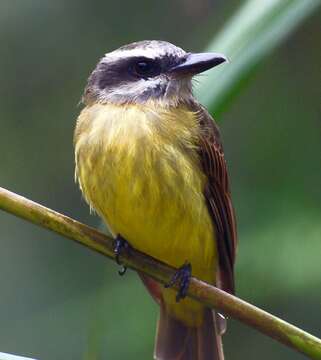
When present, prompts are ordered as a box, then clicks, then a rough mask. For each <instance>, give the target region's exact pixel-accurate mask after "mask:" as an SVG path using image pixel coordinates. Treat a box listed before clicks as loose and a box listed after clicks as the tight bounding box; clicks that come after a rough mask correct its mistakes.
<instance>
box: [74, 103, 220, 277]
mask: <svg viewBox="0 0 321 360" xmlns="http://www.w3.org/2000/svg"><path fill="white" fill-rule="evenodd" d="M197 127H198V123H197V118H196V116H195V114H194V113H192V112H190V111H188V110H187V109H186V108H181V109H180V108H176V109H174V110H171V111H169V110H167V109H159V108H157V107H154V108H153V107H149V108H147V107H145V108H144V109H143V108H141V107H139V106H134V105H132V106H122V107H121V106H115V105H93V106H91V107H88V108H86V109H84V110H83V112H82V113H81V115H80V117H79V119H78V123H77V128H76V132H75V148H76V176H77V178H78V180H79V183H80V186H81V189H82V191H83V193H84V196H85V198H86V200H87V201H88V202H89V204H90V205H91V206H92V207H93V208H94V209H95V210H96V211H97V212H98V214H99V215H100V216H101V217H102V218H103V219H104V220H105V221H106V223H107V224H108V225H109V227H110V229H111V231H112V232H113V233H114V234H121V235H122V236H123V237H124V238H125V239H127V240H128V241H129V242H130V244H131V245H132V246H133V247H135V248H136V249H138V250H141V251H143V252H145V253H147V254H149V255H151V256H154V257H156V258H158V259H159V260H162V261H164V262H166V263H169V264H170V265H172V266H176V267H177V266H180V265H181V264H182V263H183V262H184V261H186V260H187V261H189V262H191V263H192V266H193V268H194V274H195V275H197V276H200V277H201V278H203V279H204V280H207V281H210V282H213V281H214V278H213V277H214V276H215V272H214V269H213V267H214V263H215V258H216V246H215V241H214V230H213V226H212V222H211V219H210V217H209V215H208V211H207V207H206V203H205V200H204V197H203V189H204V185H205V181H206V179H205V176H204V175H203V173H202V171H201V169H200V164H199V158H198V151H197V131H198V128H197ZM200 259H202V260H201V261H200ZM193 263H194V264H193ZM209 269H210V271H209Z"/></svg>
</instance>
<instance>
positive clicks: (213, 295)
mask: <svg viewBox="0 0 321 360" xmlns="http://www.w3.org/2000/svg"><path fill="white" fill-rule="evenodd" d="M0 209H2V210H5V211H7V212H9V213H11V214H14V215H16V216H18V217H21V218H23V219H25V220H27V221H29V222H32V223H34V224H36V225H39V226H41V227H44V228H47V229H49V230H52V231H54V232H56V233H58V234H61V235H63V236H64V237H67V238H69V239H71V240H74V241H77V242H78V243H80V244H82V245H84V246H87V247H88V248H90V249H91V250H95V251H97V252H99V253H101V254H103V255H105V256H107V257H109V258H112V259H115V255H114V251H113V239H112V238H110V237H108V236H106V235H104V234H103V233H101V232H99V231H97V230H95V229H93V228H91V227H89V226H86V225H84V224H82V223H80V222H78V221H76V220H73V219H71V218H69V217H67V216H65V215H62V214H59V213H58V212H56V211H53V210H51V209H48V208H46V207H44V206H42V205H39V204H37V203H35V202H33V201H31V200H28V199H26V198H24V197H22V196H20V195H17V194H15V193H12V192H10V191H8V190H5V189H3V188H0ZM122 262H123V263H124V265H126V266H128V267H130V268H132V269H133V270H136V271H140V272H143V273H145V274H146V275H149V276H151V277H152V278H154V279H155V280H157V281H159V282H161V283H167V282H168V281H169V280H170V278H171V276H172V275H173V274H174V271H175V270H174V269H173V268H171V267H169V266H167V265H165V264H163V263H161V262H159V261H157V260H155V259H153V258H151V257H149V256H147V255H144V254H142V253H140V252H138V251H135V250H131V251H130V253H129V254H126V255H124V256H122ZM188 296H190V297H192V298H194V299H196V300H198V301H200V302H202V303H203V304H205V305H207V306H209V307H212V308H215V309H217V310H219V311H220V312H222V313H224V314H225V315H228V316H230V317H233V318H235V319H238V320H240V321H241V322H243V323H245V324H247V325H249V326H251V327H253V328H255V329H257V330H258V331H260V332H262V333H263V334H265V335H267V336H269V337H271V338H273V339H275V340H277V341H279V342H281V343H283V344H285V345H287V346H289V347H291V348H293V349H295V350H296V351H298V352H301V353H303V354H305V355H307V356H309V358H311V359H319V360H320V359H321V340H320V339H318V338H316V337H314V336H312V335H310V334H309V333H307V332H305V331H303V330H301V329H299V328H297V327H295V326H293V325H291V324H289V323H287V322H285V321H283V320H281V319H279V318H277V317H276V316H273V315H271V314H269V313H268V312H266V311H263V310H261V309H259V308H257V307H255V306H253V305H251V304H249V303H247V302H245V301H243V300H241V299H239V298H237V297H235V296H232V295H230V294H228V293H226V292H224V291H222V290H220V289H218V288H216V287H214V286H211V285H209V284H207V283H205V282H203V281H200V280H198V279H196V278H192V279H191V283H190V287H189V291H188Z"/></svg>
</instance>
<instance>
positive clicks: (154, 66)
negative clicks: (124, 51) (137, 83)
mask: <svg viewBox="0 0 321 360" xmlns="http://www.w3.org/2000/svg"><path fill="white" fill-rule="evenodd" d="M129 69H130V71H131V72H132V74H133V75H134V76H136V77H140V78H144V79H145V78H151V77H155V76H157V75H159V74H160V73H161V66H160V64H159V62H158V61H157V60H151V59H138V60H133V61H132V62H131V64H130V65H129Z"/></svg>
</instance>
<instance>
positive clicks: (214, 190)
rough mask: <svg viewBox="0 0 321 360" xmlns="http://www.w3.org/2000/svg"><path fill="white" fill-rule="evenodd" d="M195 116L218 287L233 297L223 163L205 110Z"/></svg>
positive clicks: (230, 212) (232, 242) (232, 244)
mask: <svg viewBox="0 0 321 360" xmlns="http://www.w3.org/2000/svg"><path fill="white" fill-rule="evenodd" d="M198 112H199V114H200V117H199V121H200V126H201V137H200V156H201V162H202V166H203V170H204V172H205V174H206V176H207V178H208V183H207V185H206V188H205V190H204V195H205V198H206V201H207V206H208V210H209V213H210V215H211V217H212V220H213V222H214V224H215V229H216V235H217V246H218V254H219V268H220V269H219V278H220V284H219V285H220V287H221V288H222V289H224V290H225V291H228V292H230V293H234V262H235V252H236V244H237V234H236V221H235V215H234V209H233V206H232V200H231V193H230V187H229V181H228V174H227V168H226V162H225V159H224V153H223V147H222V144H221V141H220V133H219V130H218V127H217V126H216V125H215V123H214V121H213V119H212V117H211V116H210V114H209V113H208V112H207V111H206V109H204V108H203V107H201V106H200V105H198Z"/></svg>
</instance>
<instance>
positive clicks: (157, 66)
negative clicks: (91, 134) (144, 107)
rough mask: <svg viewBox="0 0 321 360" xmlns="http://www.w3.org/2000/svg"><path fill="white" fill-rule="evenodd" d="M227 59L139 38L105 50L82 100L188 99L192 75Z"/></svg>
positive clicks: (130, 101)
mask: <svg viewBox="0 0 321 360" xmlns="http://www.w3.org/2000/svg"><path fill="white" fill-rule="evenodd" d="M225 61H227V59H226V57H225V56H224V55H222V54H218V53H198V54H196V53H188V52H185V51H184V50H183V49H181V48H179V47H177V46H175V45H173V44H171V43H169V42H166V41H156V40H151V41H140V42H135V43H132V44H129V45H125V46H122V47H120V48H119V49H117V50H115V51H112V52H110V53H107V54H106V55H105V56H104V57H103V58H102V59H101V60H100V61H99V63H98V64H97V66H96V68H95V69H94V71H93V72H92V74H91V75H90V77H89V79H88V84H87V86H86V89H85V93H84V97H83V99H84V102H85V103H92V102H100V103H116V104H125V103H144V102H146V101H149V100H153V101H162V102H163V103H165V104H168V105H176V104H177V103H180V102H188V101H189V100H190V99H191V97H192V82H191V80H192V77H193V76H194V75H196V74H199V73H201V72H203V71H205V70H208V69H210V68H212V67H214V66H216V65H219V64H221V63H223V62H225Z"/></svg>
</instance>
